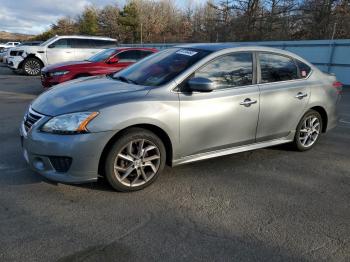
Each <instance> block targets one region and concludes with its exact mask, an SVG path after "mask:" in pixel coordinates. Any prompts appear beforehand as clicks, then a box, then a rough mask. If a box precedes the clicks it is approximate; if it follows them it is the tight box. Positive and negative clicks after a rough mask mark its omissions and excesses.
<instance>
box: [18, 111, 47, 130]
mask: <svg viewBox="0 0 350 262" xmlns="http://www.w3.org/2000/svg"><path fill="white" fill-rule="evenodd" d="M42 117H43V115H41V114H39V113H37V112H35V111H34V110H33V109H32V108H29V110H28V112H27V113H26V114H25V116H24V121H23V125H24V130H25V131H26V132H28V131H29V130H30V129H31V128H32V126H33V125H34V124H35V123H36V122H38V121H39V120H40V119H41V118H42Z"/></svg>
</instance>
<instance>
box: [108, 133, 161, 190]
mask: <svg viewBox="0 0 350 262" xmlns="http://www.w3.org/2000/svg"><path fill="white" fill-rule="evenodd" d="M165 152H166V151H165V147H164V144H163V142H162V141H161V139H160V138H159V137H158V136H156V135H155V134H154V133H152V132H150V131H148V130H145V129H141V128H132V129H129V130H127V132H125V133H124V134H123V135H122V136H121V137H120V138H119V139H118V140H117V141H116V142H115V143H114V145H113V146H112V148H111V149H110V151H109V154H108V156H107V159H106V162H105V175H106V177H107V180H108V182H109V183H110V185H111V186H112V187H113V188H114V189H116V190H117V191H123V192H128V191H136V190H140V189H143V188H145V187H147V186H149V185H150V184H151V183H153V182H154V181H155V180H156V178H157V177H158V176H159V174H160V173H161V171H162V170H163V168H164V165H165V159H166V156H165V154H166V153H165Z"/></svg>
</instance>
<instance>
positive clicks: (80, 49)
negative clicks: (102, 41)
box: [72, 38, 97, 61]
mask: <svg viewBox="0 0 350 262" xmlns="http://www.w3.org/2000/svg"><path fill="white" fill-rule="evenodd" d="M72 47H73V49H74V57H75V59H74V60H76V61H82V60H86V59H88V58H90V57H91V56H93V55H94V54H96V52H97V49H95V48H94V43H93V42H92V41H91V40H90V39H84V38H75V39H73V44H72Z"/></svg>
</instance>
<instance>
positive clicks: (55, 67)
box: [41, 61, 93, 72]
mask: <svg viewBox="0 0 350 262" xmlns="http://www.w3.org/2000/svg"><path fill="white" fill-rule="evenodd" d="M92 64H93V63H91V62H90V61H70V62H62V63H57V64H53V65H49V66H45V67H44V68H42V69H41V71H43V72H51V71H57V70H60V69H70V68H74V67H81V66H91V65H92Z"/></svg>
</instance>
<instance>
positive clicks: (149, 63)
mask: <svg viewBox="0 0 350 262" xmlns="http://www.w3.org/2000/svg"><path fill="white" fill-rule="evenodd" d="M209 53H210V52H209V51H204V50H198V49H191V48H169V49H166V50H164V51H162V52H159V53H156V54H154V55H150V56H149V57H147V58H145V59H143V60H141V61H140V62H138V63H136V64H134V65H132V66H130V67H128V68H126V69H124V70H122V71H120V72H117V73H115V74H114V75H113V78H114V79H118V80H121V81H125V82H130V83H134V84H138V85H145V86H160V85H163V84H165V83H167V82H169V81H170V80H172V79H174V78H175V77H176V76H178V75H179V74H180V73H182V72H184V71H185V70H186V69H187V68H189V67H190V66H192V65H193V64H195V63H196V62H198V61H199V60H201V59H202V58H203V57H205V56H207V55H208V54H209Z"/></svg>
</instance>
